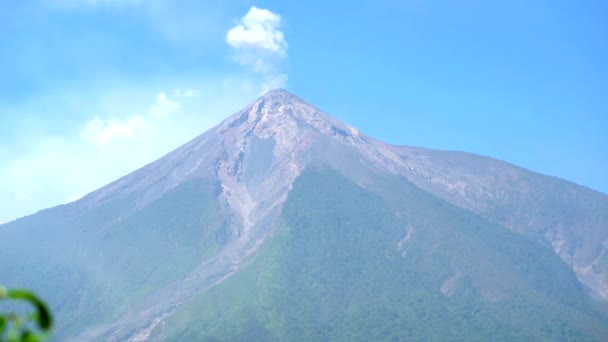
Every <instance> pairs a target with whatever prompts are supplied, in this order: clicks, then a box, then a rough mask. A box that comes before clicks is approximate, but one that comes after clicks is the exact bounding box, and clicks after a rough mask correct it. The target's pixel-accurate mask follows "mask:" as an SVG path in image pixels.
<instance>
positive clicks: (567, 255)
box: [0, 89, 608, 341]
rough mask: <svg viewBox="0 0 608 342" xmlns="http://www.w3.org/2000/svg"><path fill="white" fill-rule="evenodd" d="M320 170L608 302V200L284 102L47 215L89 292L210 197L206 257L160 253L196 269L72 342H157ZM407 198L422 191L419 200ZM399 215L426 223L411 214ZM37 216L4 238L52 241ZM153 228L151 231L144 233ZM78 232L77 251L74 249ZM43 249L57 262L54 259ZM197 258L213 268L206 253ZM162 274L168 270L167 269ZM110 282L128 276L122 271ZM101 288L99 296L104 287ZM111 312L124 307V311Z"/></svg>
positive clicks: (203, 221) (264, 235)
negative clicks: (554, 270) (497, 230)
mask: <svg viewBox="0 0 608 342" xmlns="http://www.w3.org/2000/svg"><path fill="white" fill-rule="evenodd" d="M311 167H322V168H329V169H331V170H334V171H336V172H338V173H339V174H341V175H343V176H344V177H345V178H346V179H347V180H348V181H350V182H353V184H356V186H358V187H360V188H361V189H364V190H365V191H368V192H369V193H370V194H374V196H379V197H381V198H383V199H384V200H385V201H386V202H387V203H392V204H391V206H393V207H394V208H393V210H396V211H397V212H398V211H400V210H405V209H403V208H401V207H400V200H398V199H397V198H399V196H398V195H397V194H391V193H392V191H393V190H392V189H391V188H392V187H391V186H387V185H386V184H389V183H390V184H393V183H394V184H401V183H403V184H405V185H403V186H404V189H405V190H404V191H406V192H412V191H413V192H412V193H416V194H418V195H416V196H422V194H423V193H428V194H429V195H430V196H433V197H434V198H437V200H438V201H440V202H442V201H445V202H447V203H449V204H450V205H452V206H454V207H455V208H460V209H462V210H464V211H468V212H470V213H472V214H474V215H478V216H479V217H480V218H482V219H483V220H488V221H490V222H493V223H494V224H497V225H499V226H501V227H504V229H505V230H509V231H511V232H514V233H516V234H518V235H523V236H524V237H526V239H529V240H530V241H535V243H539V244H540V245H539V246H544V247H543V248H545V247H546V248H549V249H551V250H552V251H553V252H554V253H555V254H557V255H558V256H559V257H560V258H561V260H563V261H564V262H565V263H566V264H567V265H568V266H569V267H570V268H571V269H572V270H573V272H574V273H576V276H577V277H578V280H579V281H580V282H581V283H582V284H585V285H586V286H587V287H588V288H589V289H590V291H591V293H593V295H594V296H596V297H597V298H599V299H601V300H604V301H605V300H606V299H608V253H606V250H608V231H607V229H606V227H607V224H608V196H606V195H603V194H601V193H599V192H595V191H593V190H589V189H586V188H582V187H580V186H577V185H575V184H573V183H570V182H567V181H563V180H559V179H555V178H552V177H547V176H543V175H540V174H537V173H534V172H531V171H528V170H525V169H522V168H519V167H516V166H514V165H511V164H508V163H506V162H502V161H498V160H495V159H491V158H488V157H482V156H477V155H472V154H467V153H464V152H451V151H435V150H430V149H424V148H418V147H408V146H397V145H391V144H387V143H384V142H381V141H379V140H376V139H374V138H372V137H369V136H367V135H365V134H364V133H361V132H360V131H359V130H357V129H356V128H353V127H351V126H349V125H347V124H345V123H342V122H340V121H339V120H337V119H335V118H333V117H331V116H330V115H328V114H326V113H324V112H323V111H321V110H319V109H317V108H316V107H314V106H312V105H310V104H308V103H306V102H305V101H304V100H302V99H300V98H299V97H297V96H295V95H293V94H291V93H289V92H287V91H285V90H282V89H278V90H273V91H270V92H268V93H266V94H265V95H263V96H262V97H260V98H258V99H256V100H255V101H253V102H252V103H251V104H249V105H248V106H246V107H244V108H243V109H242V110H240V111H238V112H237V113H235V114H234V115H231V116H230V117H228V118H227V119H225V120H223V121H222V122H221V123H219V124H218V125H216V126H215V127H213V128H211V129H210V130H208V131H207V132H205V133H203V134H201V135H199V136H197V137H195V138H194V139H192V140H191V141H189V142H188V143H186V144H184V145H183V146H181V147H179V148H177V149H175V150H174V151H172V152H170V153H168V154H167V155H165V156H163V157H161V158H160V159H158V160H157V161H154V162H152V163H150V164H148V165H146V166H144V167H142V168H140V169H138V170H136V171H134V172H132V173H130V174H128V175H126V176H125V177H122V178H120V179H118V180H117V181H115V182H112V183H110V184H108V185H107V186H104V187H102V188H100V189H99V190H96V191H94V192H92V193H90V194H88V195H86V196H85V197H83V198H82V199H80V200H78V201H76V202H73V203H70V204H68V205H65V206H62V207H61V208H56V209H50V212H46V213H43V214H44V215H50V216H52V217H53V218H52V220H51V221H53V222H57V223H53V226H55V225H56V226H57V234H58V235H60V236H62V237H63V238H57V239H54V240H53V241H54V243H57V244H60V245H61V244H65V243H67V242H65V241H72V243H74V244H75V246H76V247H74V246H71V245H66V249H67V251H66V252H65V253H67V254H65V255H63V254H61V255H62V256H61V257H58V258H59V259H58V261H57V263H58V265H61V263H62V262H65V260H68V261H69V260H72V259H74V258H75V257H77V256H78V257H81V258H83V261H82V263H83V266H82V267H84V268H85V269H90V270H89V271H87V272H90V273H91V274H92V277H93V278H92V279H93V280H82V281H84V283H83V285H82V286H85V287H86V286H90V285H87V284H89V283H91V284H95V286H107V285H104V283H105V282H106V281H105V278H104V277H105V276H99V275H98V274H106V273H108V272H109V271H108V269H109V268H111V267H110V266H108V265H110V264H111V263H112V260H113V258H115V257H120V251H121V249H120V248H115V247H114V245H115V244H117V242H115V239H116V238H115V237H114V236H115V235H117V234H118V235H120V234H126V235H125V236H126V237H128V238H126V239H125V241H122V242H120V244H123V245H121V246H124V247H123V248H130V247H129V238H135V239H136V240H134V241H132V243H133V244H134V245H135V246H137V248H136V249H135V250H134V251H133V252H131V251H130V253H131V254H129V256H128V257H125V258H126V259H125V260H127V261H129V262H131V263H132V264H133V265H139V264H141V263H143V262H145V260H146V258H150V255H152V254H151V253H154V250H153V249H151V248H152V247H150V246H146V245H141V246H140V245H139V244H138V243H139V241H138V240H137V239H147V237H148V236H149V235H150V234H152V233H151V232H149V229H148V226H149V225H152V226H154V222H155V221H157V222H163V221H164V220H166V219H167V218H171V220H173V221H176V222H177V221H179V220H181V219H182V217H181V216H183V215H186V214H179V215H181V216H179V215H178V216H176V217H173V218H172V217H171V216H167V217H163V216H162V215H161V213H160V212H157V211H158V210H157V209H154V207H155V206H160V204H158V203H164V204H163V205H162V206H161V207H162V208H165V209H163V210H172V211H174V212H175V213H176V214H175V215H177V213H178V212H179V213H181V211H178V209H176V208H174V205H173V204H172V203H174V202H172V201H182V200H181V199H180V198H183V196H189V197H188V201H182V202H183V203H184V204H183V205H184V206H188V205H190V204H188V203H190V202H192V203H198V202H199V201H201V200H202V199H201V196H200V195H199V192H201V191H203V192H204V193H207V194H208V196H209V198H207V197H205V198H207V199H205V203H206V204H205V206H203V207H201V208H198V209H196V210H194V209H193V210H194V211H193V212H187V215H198V214H196V212H199V211H201V210H202V211H203V212H208V213H211V214H209V215H207V214H205V215H206V216H202V217H199V218H197V217H194V216H193V217H191V220H189V221H187V223H184V225H187V226H189V227H190V226H191V227H192V229H193V232H195V231H198V230H201V229H202V232H203V233H204V234H203V235H204V238H203V239H202V240H203V241H202V242H201V243H202V245H201V246H198V247H196V246H195V245H192V246H191V247H188V248H189V249H187V250H185V251H192V252H188V253H190V254H184V253H186V252H185V251H182V249H183V248H182V249H180V247H179V246H180V244H181V245H182V246H183V245H187V244H188V243H186V240H175V241H174V242H173V244H171V245H166V246H165V245H161V246H160V247H162V248H166V253H177V256H178V257H179V258H181V259H179V260H178V259H176V261H175V262H176V263H178V264H179V265H185V264H188V265H190V266H188V267H184V268H183V270H182V271H181V273H179V274H178V275H172V276H171V277H166V280H167V281H165V282H163V283H162V286H159V287H157V288H151V289H149V290H147V292H146V293H145V295H142V296H143V297H142V298H143V299H141V300H139V302H138V303H135V304H133V305H131V304H129V310H128V312H127V313H126V314H125V313H123V314H113V316H112V318H108V319H107V320H109V321H110V323H108V324H103V325H101V326H99V327H90V326H89V327H87V329H86V331H80V332H79V333H78V334H73V335H72V337H73V339H72V340H74V341H78V340H92V339H96V338H97V339H100V338H104V339H106V340H108V339H109V340H116V341H122V340H129V341H142V340H146V339H148V338H149V337H150V336H152V333H153V331H154V329H155V328H156V327H157V326H158V325H159V324H161V322H164V321H166V320H167V319H168V318H169V317H170V316H172V315H173V314H175V312H178V311H179V310H180V308H181V307H182V306H184V305H186V304H187V303H189V302H191V301H193V300H194V299H195V298H197V297H198V296H200V295H202V294H203V293H205V292H206V291H208V290H209V289H211V288H213V287H215V286H218V285H220V284H222V283H223V282H224V281H225V280H226V279H228V278H229V277H231V276H232V275H234V274H236V273H238V272H239V271H240V270H241V269H243V267H244V266H246V265H247V264H248V263H249V262H250V261H251V260H252V259H255V258H256V255H257V254H256V252H257V251H258V250H259V249H260V248H261V247H262V246H263V245H265V244H266V243H267V241H268V240H269V239H271V238H272V237H273V235H274V234H275V232H276V231H277V229H280V226H281V224H280V222H281V221H282V220H284V219H286V218H284V217H283V205H284V203H285V201H287V200H288V198H289V196H290V193H291V192H292V190H293V185H294V183H295V182H296V181H297V180H298V179H299V178H300V176H301V175H302V172H304V171H305V170H307V169H310V168H311ZM312 183H313V184H316V183H315V182H312ZM400 186H401V185H399V186H397V185H395V186H394V187H395V188H399V187H400ZM412 186H413V187H415V188H416V189H419V190H420V191H418V190H411V189H413V188H411V187H412ZM192 189H198V190H192ZM408 189H409V190H408ZM300 191H303V190H300ZM353 191H355V190H353ZM355 192H356V191H355ZM175 193H178V194H181V195H174V194H175ZM175 196H178V197H175ZM179 196H181V197H179ZM425 196H426V195H425ZM190 197H191V198H190ZM391 198H392V199H391ZM408 200H411V199H408ZM180 203H181V202H180ZM331 203H334V202H331ZM429 203H430V202H429ZM433 203H434V202H433ZM433 205H434V204H433ZM166 208H169V209H166ZM186 209H187V208H186ZM60 210H61V212H59V211H60ZM180 210H181V209H180ZM446 210H447V209H446ZM450 210H451V209H450ZM172 211H170V212H169V214H168V215H170V214H171V213H172ZM158 215H161V216H158ZM399 215H405V216H411V215H418V214H415V213H411V212H410V213H405V212H404V213H403V214H399ZM457 215H464V214H461V213H459V214H457ZM55 216H57V217H59V218H54V217H55ZM37 217H39V216H37V215H34V217H30V218H24V219H21V220H17V222H14V223H12V224H9V225H3V227H21V228H20V229H24V231H25V232H26V233H27V234H30V233H32V232H33V231H37V232H39V233H37V234H43V233H40V232H44V229H43V225H44V222H35V221H37V220H38V218H37ZM142 217H143V218H142ZM149 217H154V219H151V218H149ZM144 219H145V220H146V221H145V222H146V223H145V224H144V223H142V222H144V221H143V220H144ZM41 220H42V221H48V220H46V219H41ZM421 222H422V223H420V224H421V225H423V226H424V227H426V229H431V227H430V226H428V227H427V226H426V224H427V223H424V222H426V221H424V220H422V221H421ZM480 222H482V221H480ZM483 222H485V221H483ZM62 225H63V226H62ZM32 227H33V228H32ZM197 227H199V228H197ZM201 227H202V228H201ZM80 229H83V230H82V231H78V230H80ZM155 229H158V233H154V234H159V235H158V236H167V237H171V236H173V235H175V234H174V232H172V230H171V229H172V226H171V225H169V226H158V227H156V228H155ZM89 231H91V232H92V233H93V234H95V235H94V237H90V235H91V234H89V233H87V232H89ZM2 233H4V234H10V235H8V236H9V237H10V236H12V238H16V237H17V238H18V239H25V238H24V237H22V236H20V234H19V232H18V231H17V228H13V229H9V231H8V232H3V229H0V238H1V237H2V236H1V234H2ZM75 233H76V235H77V238H75V237H71V235H74V234H75ZM163 234H164V235H163ZM193 234H196V233H193ZM420 234H422V232H421V228H419V227H413V226H410V224H409V223H408V224H407V228H406V229H405V230H404V231H403V233H402V237H401V238H400V240H399V241H395V242H394V243H395V246H396V247H395V248H396V249H395V250H396V251H398V253H400V255H402V256H403V257H405V255H407V254H408V253H410V252H408V250H409V249H410V248H412V247H411V244H412V242H411V241H412V239H414V240H416V239H417V236H418V235H420ZM442 234H444V233H442ZM193 236H194V237H195V236H196V235H193ZM5 237H6V236H5ZM62 239H64V240H63V241H62ZM74 239H76V240H74ZM0 241H1V240H0ZM5 241H7V240H5ZM23 241H27V239H25V240H23ZM99 241H101V242H102V243H103V245H102V246H101V248H100V254H99V255H90V254H88V253H87V252H85V251H81V250H74V248H77V246H78V244H82V243H86V244H89V245H91V246H95V245H96V244H98V243H99ZM152 242H154V241H152ZM23 243H26V242H23ZM40 243H42V244H44V243H46V242H45V241H44V238H42V237H41V238H40ZM175 243H177V245H174V244H175ZM18 245H19V244H17V245H16V246H6V247H7V248H6V250H7V251H9V252H10V253H12V254H11V255H14V256H19V255H20V253H21V252H20V251H19V250H18V248H17V247H18ZM176 246H177V247H176ZM0 247H2V246H0ZM45 248H46V247H45ZM48 248H50V250H54V248H55V247H53V246H50V247H48ZM201 249H202V250H203V252H204V255H203V254H200V253H201ZM139 250H141V252H139ZM62 253H63V252H62ZM116 253H119V254H116ZM138 253H142V254H138ZM180 253H181V254H180ZM192 253H194V254H192ZM191 254H192V255H191ZM169 255H170V254H169ZM0 259H1V258H0ZM185 260H187V263H186V261H185ZM32 262H33V261H32ZM159 262H163V260H162V259H159ZM150 267H151V266H150ZM395 267H401V266H395ZM145 269H146V271H145V272H144V271H142V272H144V273H142V279H149V277H156V276H157V275H156V274H158V277H160V276H161V275H162V274H164V273H158V272H161V271H162V272H170V269H169V268H167V270H165V271H163V270H160V271H155V270H153V269H149V270H148V268H145ZM112 272H120V269H119V268H118V269H116V270H114V271H112ZM155 272H156V273H155ZM110 273H111V272H110ZM76 274H78V273H76ZM171 274H172V273H171ZM452 276H453V277H455V278H453V280H452V281H447V280H445V281H446V282H445V283H444V284H443V285H442V286H441V289H440V290H438V291H439V292H441V293H443V295H445V296H447V297H449V296H448V295H449V294H451V293H454V291H456V290H455V289H456V288H457V285H454V284H458V279H460V278H461V277H462V275H461V274H460V273H456V274H453V275H452ZM108 277H110V278H111V277H117V278H120V277H121V275H120V274H119V273H116V274H115V275H114V274H111V275H109V276H108ZM100 279H101V285H99V284H98V282H99V281H100ZM450 279H452V278H450ZM79 281H80V280H79ZM129 281H130V280H129V279H128V278H127V279H125V280H124V282H125V283H127V284H129ZM444 285H445V286H444ZM129 286H133V288H137V287H136V285H129ZM486 291H487V290H486ZM577 291H578V290H577ZM66 296H67V297H66V298H71V297H70V296H69V295H66ZM496 296H498V295H496ZM80 300H81V301H82V299H80ZM114 300H115V301H117V302H120V299H114ZM82 305H84V307H86V305H92V304H86V305H85V304H82ZM82 305H81V306H82Z"/></svg>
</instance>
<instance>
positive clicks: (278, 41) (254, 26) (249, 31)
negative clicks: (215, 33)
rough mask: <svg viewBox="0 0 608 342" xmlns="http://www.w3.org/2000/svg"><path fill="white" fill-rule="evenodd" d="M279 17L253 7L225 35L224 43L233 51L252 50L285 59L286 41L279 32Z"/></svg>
mask: <svg viewBox="0 0 608 342" xmlns="http://www.w3.org/2000/svg"><path fill="white" fill-rule="evenodd" d="M280 26H281V16H280V15H278V14H276V13H273V12H271V11H269V10H267V9H260V8H257V7H255V6H253V7H251V8H250V9H249V12H247V14H246V15H245V16H244V17H242V18H241V20H240V22H239V24H238V25H236V26H235V27H233V28H231V29H230V30H229V31H228V34H227V35H226V42H227V43H228V45H230V46H231V47H233V48H235V49H242V50H247V49H252V50H258V51H264V52H267V53H271V54H275V55H276V56H278V57H282V58H284V57H287V41H286V40H285V35H284V34H283V32H282V31H281V30H280Z"/></svg>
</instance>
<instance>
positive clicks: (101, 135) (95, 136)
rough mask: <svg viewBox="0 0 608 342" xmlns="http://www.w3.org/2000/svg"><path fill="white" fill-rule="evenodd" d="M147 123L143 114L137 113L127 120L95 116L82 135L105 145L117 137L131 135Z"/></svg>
mask: <svg viewBox="0 0 608 342" xmlns="http://www.w3.org/2000/svg"><path fill="white" fill-rule="evenodd" d="M145 124H146V121H145V119H144V117H143V116H141V115H135V116H133V117H131V118H129V119H127V120H125V121H121V120H118V119H110V120H102V119H100V118H99V117H98V116H95V118H93V120H91V121H89V122H88V123H87V124H86V126H85V127H84V129H83V130H82V132H81V133H80V136H81V137H82V138H83V139H84V140H86V141H88V142H90V143H93V144H97V145H104V144H107V143H109V142H112V141H113V140H114V139H116V138H120V137H131V136H133V134H134V133H135V131H136V130H137V129H139V128H141V127H142V126H144V125H145Z"/></svg>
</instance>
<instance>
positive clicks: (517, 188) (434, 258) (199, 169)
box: [0, 90, 608, 342]
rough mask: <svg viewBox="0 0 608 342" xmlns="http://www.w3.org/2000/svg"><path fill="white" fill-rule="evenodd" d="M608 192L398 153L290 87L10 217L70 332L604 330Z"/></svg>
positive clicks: (592, 334) (441, 156) (518, 335)
mask: <svg viewBox="0 0 608 342" xmlns="http://www.w3.org/2000/svg"><path fill="white" fill-rule="evenodd" d="M607 251H608V196H607V195H605V194H602V193H600V192H597V191H594V190H592V189H589V188H586V187H583V186H579V185H576V184H574V183H571V182H568V181H565V180H561V179H558V178H554V177H549V176H545V175H541V174H538V173H535V172H532V171H529V170H526V169H523V168H520V167H517V166H514V165H512V164H509V163H507V162H504V161H499V160H496V159H492V158H488V157H483V156H478V155H474V154H470V153H465V152H454V151H438V150H431V149H426V148H420V147H410V146H395V145H391V144H388V143H384V142H382V141H379V140H376V139H374V138H372V137H369V136H367V135H366V134H364V133H363V132H361V131H359V130H358V129H356V128H353V127H351V126H349V125H347V124H345V123H342V122H340V121H338V120H336V119H335V118H333V117H331V116H330V115H328V114H326V113H324V112H323V111H321V110H319V109H317V108H315V107H314V106H312V105H310V104H308V103H306V102H305V101H303V100H302V99H300V98H298V97H297V96H295V95H293V94H290V93H289V92H287V91H285V90H273V91H270V92H268V93H267V94H265V95H263V96H262V97H260V98H259V99H257V100H255V101H254V102H253V103H251V104H250V105H248V106H247V107H245V108H244V109H243V110H241V111H239V112H238V113H236V114H234V115H232V116H230V117H228V118H227V119H226V120H224V121H223V122H221V123H220V124H219V125H218V126H216V127H214V128H212V129H211V130H209V131H207V132H205V133H203V134H202V135H200V136H198V137H196V138H194V139H193V140H191V141H190V142H188V143H187V144H185V145H183V146H182V147H180V148H178V149H176V150H175V151H173V152H171V153H169V154H167V155H166V156H164V157H162V158H161V159H159V160H157V161H154V162H153V163H151V164H148V165H146V166H144V167H143V168H141V169H139V170H137V171H135V172H133V173H131V174H129V175H126V176H125V177H123V178H121V179H118V180H116V181H115V182H113V183H111V184H109V185H107V186H104V187H103V188H101V189H99V190H97V191H94V192H92V193H90V194H88V195H86V196H85V197H83V198H82V199H80V200H78V201H76V202H73V203H70V204H66V205H62V206H58V207H54V208H50V209H46V210H43V211H40V212H38V213H36V214H34V215H31V216H27V217H24V218H21V219H18V220H16V221H13V222H10V223H7V224H4V225H1V226H0V281H2V282H3V283H4V284H5V285H7V286H9V287H28V288H32V289H35V290H36V291H37V292H39V294H40V295H41V296H42V297H43V298H46V299H47V300H48V302H49V304H50V306H51V308H52V309H53V311H54V312H55V314H56V321H57V326H56V329H55V332H54V338H55V339H56V340H57V341H132V342H135V341H218V340H226V341H237V340H246V341H256V340H260V341H275V340H276V341H290V340H294V341H295V340H297V341H316V340H349V341H358V340H361V341H374V340H490V339H498V340H552V341H554V340H598V341H600V340H602V339H603V338H605V336H608V252H607Z"/></svg>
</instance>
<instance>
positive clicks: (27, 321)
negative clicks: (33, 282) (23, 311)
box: [0, 286, 53, 342]
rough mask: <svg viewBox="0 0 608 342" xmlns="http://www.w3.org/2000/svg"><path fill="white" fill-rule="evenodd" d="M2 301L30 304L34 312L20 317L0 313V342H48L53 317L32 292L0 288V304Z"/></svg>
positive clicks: (15, 314) (13, 314) (14, 314)
mask: <svg viewBox="0 0 608 342" xmlns="http://www.w3.org/2000/svg"><path fill="white" fill-rule="evenodd" d="M4 300H12V301H23V302H28V303H30V304H31V305H32V306H33V307H34V309H35V311H34V312H32V313H30V314H28V315H25V316H21V315H18V314H17V313H8V314H5V313H2V312H0V342H44V341H46V340H48V338H49V336H50V333H51V328H52V327H53V317H52V315H51V312H50V311H49V309H48V307H47V305H46V304H45V303H44V302H43V301H42V300H41V299H39V298H38V297H37V296H36V295H34V294H33V293H32V292H30V291H27V290H20V289H11V290H9V289H6V288H4V287H2V286H0V302H1V301H4Z"/></svg>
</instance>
